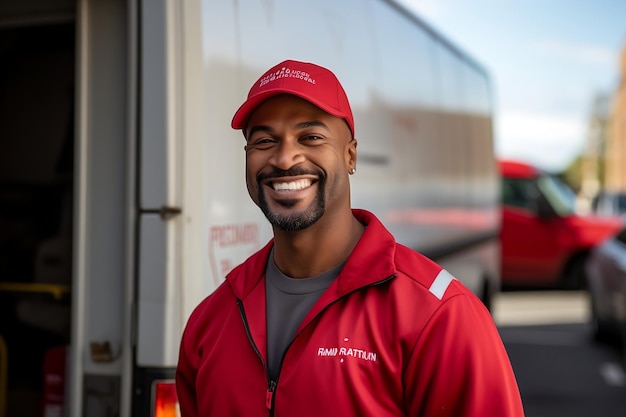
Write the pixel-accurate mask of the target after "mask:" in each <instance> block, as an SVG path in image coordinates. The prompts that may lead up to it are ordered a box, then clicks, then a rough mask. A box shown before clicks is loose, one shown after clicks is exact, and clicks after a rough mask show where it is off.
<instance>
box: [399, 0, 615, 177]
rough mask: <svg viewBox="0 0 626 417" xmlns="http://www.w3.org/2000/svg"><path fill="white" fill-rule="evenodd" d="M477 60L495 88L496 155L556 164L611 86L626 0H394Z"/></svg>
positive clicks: (575, 151)
mask: <svg viewBox="0 0 626 417" xmlns="http://www.w3.org/2000/svg"><path fill="white" fill-rule="evenodd" d="M397 1H398V2H399V3H400V4H403V5H404V6H405V7H406V8H407V9H409V10H410V11H412V12H414V13H415V14H417V15H418V16H419V17H420V18H422V20H424V21H425V22H426V23H428V24H429V25H430V26H432V27H433V28H434V29H436V30H437V31H438V32H439V33H441V34H443V36H444V37H445V38H447V39H448V40H449V41H451V42H452V43H453V44H455V45H457V46H458V47H459V48H460V49H462V50H464V51H465V52H466V53H468V54H469V55H470V56H471V57H472V58H474V59H475V60H477V61H478V62H479V63H481V64H482V66H483V67H484V68H485V69H486V70H487V71H488V72H489V74H490V76H491V81H492V86H493V92H494V105H495V107H494V110H495V111H494V115H495V118H494V128H495V147H496V154H497V155H498V156H499V157H508V158H515V159H520V160H523V161H527V162H530V163H532V164H534V165H537V166H538V167H540V168H543V169H546V170H550V171H555V172H558V171H561V170H563V169H564V168H566V167H567V166H568V165H569V164H570V163H571V162H572V160H573V159H574V158H575V157H576V156H577V155H580V154H581V153H582V152H583V150H584V145H585V139H586V136H587V135H588V124H589V119H590V117H591V114H592V109H593V104H594V100H595V98H596V97H597V96H598V95H600V94H611V93H614V92H615V91H616V89H617V87H618V85H619V79H620V65H621V64H620V59H621V54H622V51H623V50H624V48H625V47H626V0H594V1H590V0H397Z"/></svg>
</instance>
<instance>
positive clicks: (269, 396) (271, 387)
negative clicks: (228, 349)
mask: <svg viewBox="0 0 626 417" xmlns="http://www.w3.org/2000/svg"><path fill="white" fill-rule="evenodd" d="M395 277H396V274H392V275H390V276H388V277H387V278H384V279H382V280H380V281H377V282H374V283H372V284H369V285H368V287H370V286H375V285H381V284H384V283H385V282H387V281H391V280H392V279H394V278H395ZM362 288H364V287H360V288H357V289H356V290H354V291H351V292H349V293H347V294H344V295H343V296H341V297H340V298H338V299H336V300H335V301H333V302H332V303H329V304H328V305H327V306H325V307H324V308H323V309H322V310H321V311H320V312H319V313H317V315H316V316H315V317H318V316H319V315H320V314H322V313H323V312H324V311H326V309H328V307H330V306H331V305H333V304H335V303H336V302H338V301H339V300H342V299H344V298H345V297H347V296H349V295H350V294H352V293H354V292H356V291H359V290H360V289H362ZM237 307H238V308H239V314H240V315H241V320H242V321H243V327H244V328H245V329H246V335H247V336H248V341H249V342H250V344H251V345H252V348H253V349H254V351H255V352H256V354H257V356H258V357H259V359H260V360H261V363H262V364H263V368H264V369H265V376H266V378H267V392H266V394H265V405H266V407H267V409H268V410H269V412H270V417H273V416H274V401H275V399H276V396H275V395H274V393H275V392H276V386H277V385H278V378H277V380H276V381H274V380H273V379H272V377H271V376H270V371H269V369H268V367H267V364H266V363H265V361H264V360H263V355H261V352H260V351H259V348H258V347H257V345H256V343H254V340H253V339H252V334H251V333H250V327H249V326H248V319H247V318H246V312H245V310H244V308H243V302H242V301H241V300H240V299H237ZM315 317H314V318H313V319H315ZM313 319H312V320H311V321H310V322H309V323H307V325H306V326H304V327H303V328H302V330H301V331H299V332H298V333H296V334H295V335H294V337H293V340H292V341H291V342H289V344H288V345H287V347H286V348H285V351H284V352H283V356H282V358H281V368H282V362H283V360H284V359H285V355H286V354H287V351H288V350H289V348H290V347H291V345H292V344H293V342H294V340H295V339H296V337H298V336H299V335H300V334H301V333H302V331H304V329H306V328H307V327H308V326H309V324H310V323H312V322H313ZM278 373H279V378H280V370H279V371H278Z"/></svg>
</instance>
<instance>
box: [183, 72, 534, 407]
mask: <svg viewBox="0 0 626 417" xmlns="http://www.w3.org/2000/svg"><path fill="white" fill-rule="evenodd" d="M232 127H233V128H235V129H241V130H242V132H243V135H244V137H245V140H246V145H245V151H246V183H247V187H248V192H249V194H250V197H251V198H252V200H253V201H254V202H255V203H256V204H257V205H258V206H259V208H260V209H261V211H262V212H263V213H264V214H265V216H266V217H267V219H268V220H269V222H270V223H271V225H272V228H273V232H274V239H272V240H271V241H270V242H269V243H268V244H267V245H266V246H265V247H264V248H263V249H261V250H260V251H259V252H257V253H256V254H254V255H252V256H251V257H250V258H249V259H248V260H246V261H245V262H244V263H243V264H241V265H239V266H238V267H236V268H235V269H234V270H233V271H232V272H231V273H229V274H228V276H227V277H226V280H225V282H224V283H223V284H222V285H221V286H220V287H218V288H217V289H216V290H215V292H214V293H213V294H211V295H209V296H208V297H207V298H206V299H205V300H204V301H203V302H202V303H201V304H200V305H199V306H198V307H197V308H196V310H195V311H194V313H193V314H192V316H191V317H190V319H189V322H188V324H187V327H186V329H185V333H184V335H183V340H182V343H181V349H180V356H179V365H178V369H177V374H176V384H177V390H178V395H179V402H180V409H181V414H182V416H183V417H196V416H209V415H210V416H268V415H270V416H277V417H280V416H298V417H308V416H341V417H345V416H376V417H385V416H389V417H391V416H450V417H452V416H454V417H459V416H460V417H464V416H473V417H478V416H480V417H484V416H503V417H508V416H511V417H518V416H523V410H522V405H521V400H520V396H519V391H518V388H517V383H516V381H515V377H514V375H513V372H512V369H511V365H510V363H509V359H508V356H507V354H506V351H505V349H504V346H503V344H502V341H501V340H500V337H499V335H498V332H497V330H496V327H495V325H494V323H493V321H492V319H491V316H490V315H489V312H488V311H487V310H486V308H485V307H484V306H483V304H482V302H481V301H480V300H479V299H478V298H477V297H475V296H474V294H473V293H472V292H471V291H469V290H468V289H467V288H465V287H464V286H463V285H462V284H461V283H460V282H459V281H457V280H456V279H454V278H453V277H452V276H451V275H450V274H449V273H448V272H447V271H445V270H444V269H442V268H441V267H440V266H439V265H437V264H436V263H434V262H432V261H430V260H429V259H427V258H425V257H423V256H422V255H420V254H418V253H417V252H415V251H413V250H411V249H409V248H407V247H404V246H402V245H400V244H398V243H397V242H395V240H394V238H393V236H392V235H391V234H390V233H389V232H388V231H387V230H386V229H385V227H384V226H383V225H382V223H380V221H379V220H378V219H377V218H376V217H375V216H374V215H373V214H372V213H369V212H367V211H365V210H358V209H352V207H351V204H350V180H349V178H350V174H354V173H355V172H356V164H357V141H356V139H355V128H354V120H353V116H352V111H351V109H350V105H349V102H348V98H347V96H346V94H345V91H344V90H343V88H342V86H341V84H340V83H339V81H338V80H337V78H336V77H335V75H334V74H333V73H332V72H331V71H329V70H328V69H326V68H323V67H320V66H318V65H315V64H311V63H305V62H299V61H284V62H281V63H280V64H278V65H276V66H275V67H273V68H271V69H269V70H268V71H267V72H266V73H265V74H264V75H262V76H261V77H260V78H259V80H258V81H257V82H256V83H255V84H254V85H253V86H252V88H251V90H250V92H249V94H248V98H247V100H246V101H245V102H244V104H243V105H242V106H241V107H240V108H239V110H237V112H236V113H235V116H234V118H233V120H232Z"/></svg>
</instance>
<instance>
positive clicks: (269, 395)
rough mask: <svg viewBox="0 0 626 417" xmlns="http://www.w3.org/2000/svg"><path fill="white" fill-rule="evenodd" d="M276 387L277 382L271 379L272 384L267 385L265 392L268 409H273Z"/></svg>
mask: <svg viewBox="0 0 626 417" xmlns="http://www.w3.org/2000/svg"><path fill="white" fill-rule="evenodd" d="M275 389H276V382H274V381H270V386H269V387H267V392H266V393H265V406H266V407H267V409H268V410H271V409H272V397H273V396H274V390H275Z"/></svg>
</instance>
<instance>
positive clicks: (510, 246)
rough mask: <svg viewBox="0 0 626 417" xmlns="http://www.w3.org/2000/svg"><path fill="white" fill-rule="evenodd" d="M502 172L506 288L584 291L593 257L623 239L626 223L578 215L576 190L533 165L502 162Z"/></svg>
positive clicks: (502, 248) (503, 264)
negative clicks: (600, 248) (612, 241)
mask: <svg viewBox="0 0 626 417" xmlns="http://www.w3.org/2000/svg"><path fill="white" fill-rule="evenodd" d="M499 167H500V173H501V175H502V228H501V231H500V243H501V250H502V257H501V277H502V285H503V287H505V288H506V287H520V286H522V287H551V288H569V289H575V288H582V287H584V285H585V283H586V279H585V270H584V264H585V259H586V258H587V256H588V254H589V251H590V250H591V249H592V248H594V247H595V246H597V245H598V244H599V243H601V242H602V241H604V240H605V239H606V238H608V237H609V236H611V235H613V234H615V233H617V231H618V230H619V229H620V228H621V226H622V220H621V219H620V218H618V217H597V216H581V215H578V214H576V213H575V210H574V201H575V196H574V193H573V192H572V191H571V189H570V188H569V187H568V186H567V185H565V184H564V183H563V182H562V181H561V180H560V179H559V178H558V177H556V176H555V175H552V174H550V173H547V172H545V171H542V170H540V169H538V168H536V167H534V166H532V165H529V164H526V163H522V162H519V161H512V160H501V161H499Z"/></svg>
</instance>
